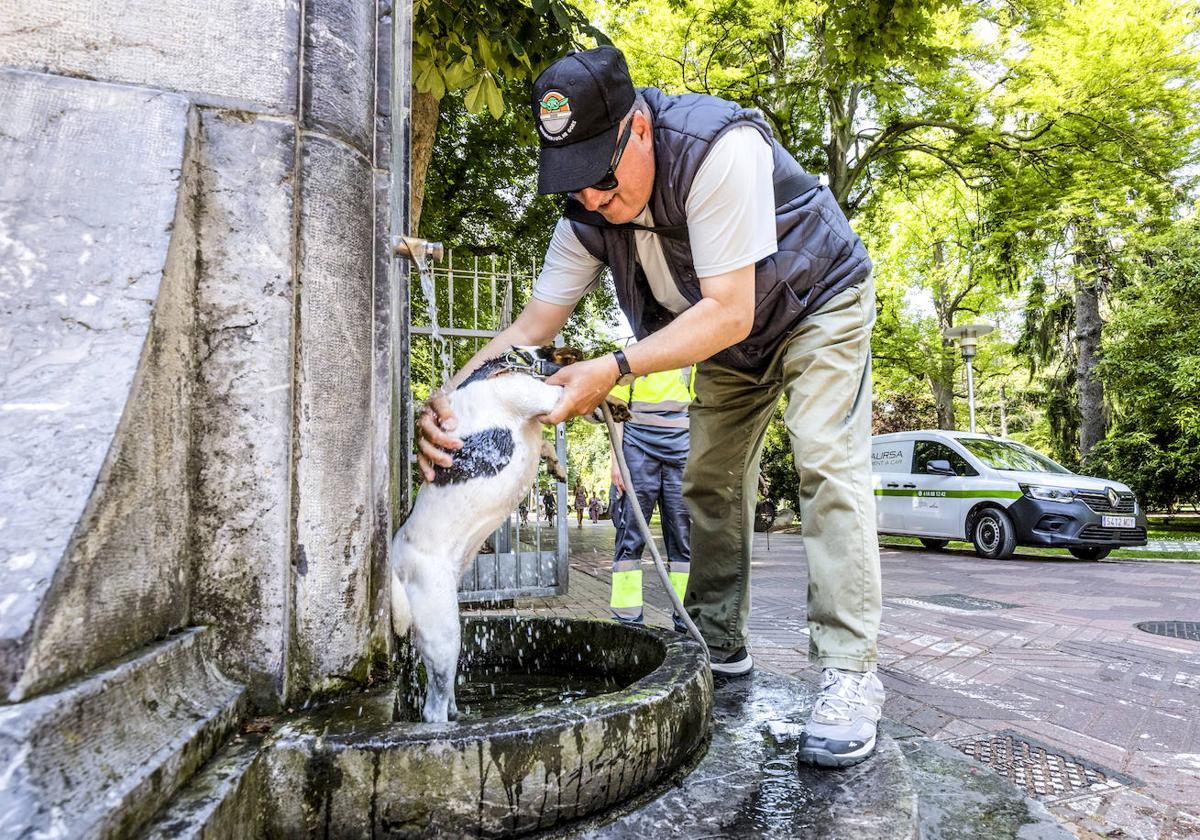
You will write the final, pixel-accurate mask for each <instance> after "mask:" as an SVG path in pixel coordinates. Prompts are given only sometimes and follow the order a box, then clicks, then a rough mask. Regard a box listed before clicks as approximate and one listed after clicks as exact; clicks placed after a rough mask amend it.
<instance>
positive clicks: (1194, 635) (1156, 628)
mask: <svg viewBox="0 0 1200 840" xmlns="http://www.w3.org/2000/svg"><path fill="white" fill-rule="evenodd" d="M1133 626H1134V627H1136V628H1137V629H1139V630H1143V631H1145V632H1147V633H1153V634H1154V635H1155V636H1168V637H1170V638H1172V639H1187V640H1188V641H1189V642H1200V621H1143V622H1141V623H1139V624H1135V625H1133Z"/></svg>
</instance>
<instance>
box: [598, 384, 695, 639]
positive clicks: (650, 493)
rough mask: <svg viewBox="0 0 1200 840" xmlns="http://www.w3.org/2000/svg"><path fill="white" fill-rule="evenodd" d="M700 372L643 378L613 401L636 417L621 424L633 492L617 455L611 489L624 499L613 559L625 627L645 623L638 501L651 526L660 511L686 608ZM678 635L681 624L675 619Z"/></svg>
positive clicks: (616, 611) (616, 601)
mask: <svg viewBox="0 0 1200 840" xmlns="http://www.w3.org/2000/svg"><path fill="white" fill-rule="evenodd" d="M695 370H696V369H695V367H694V366H692V365H689V366H688V367H686V368H683V369H682V370H664V371H661V372H659V373H651V374H648V375H646V376H639V377H638V378H637V379H635V380H634V381H633V383H632V384H629V385H618V386H617V387H615V388H613V390H612V392H611V393H610V397H611V398H612V399H615V400H620V401H621V402H623V403H625V404H627V405H628V406H629V411H630V414H631V415H632V416H631V417H630V418H629V420H628V421H626V422H625V423H623V424H618V425H617V426H616V429H617V439H616V440H615V441H613V445H614V446H620V447H621V451H622V452H623V453H624V455H625V462H626V464H627V465H628V467H629V476H630V480H631V481H632V482H633V487H626V486H625V482H624V481H623V480H622V478H621V471H620V469H619V468H618V466H617V455H616V451H615V450H614V451H613V452H612V453H611V459H612V482H613V485H614V486H615V487H616V490H617V491H618V493H619V494H620V495H618V496H617V498H616V500H615V501H613V502H612V503H611V509H612V519H613V524H614V525H615V526H616V528H617V536H616V547H615V549H614V551H613V566H612V571H613V576H612V598H611V600H610V601H609V604H610V606H611V607H612V612H613V615H614V616H615V617H616V618H617V619H619V620H621V621H636V622H641V621H642V620H643V615H642V552H643V550H644V549H645V547H646V541H645V540H644V539H643V537H642V532H641V529H639V528H638V525H637V519H636V517H635V514H634V512H633V508H632V506H631V505H630V500H631V493H630V491H632V496H633V497H636V498H637V500H638V504H639V505H641V508H642V515H643V516H645V517H646V521H647V522H649V521H650V516H651V515H652V514H653V513H654V507H655V505H657V506H658V509H659V514H660V519H661V523H662V533H663V542H664V543H665V544H666V549H667V554H666V556H667V560H668V562H669V564H670V573H671V585H672V586H673V587H674V589H675V592H676V594H677V595H679V600H680V601H682V600H683V593H684V591H685V590H686V589H687V580H688V571H689V569H690V565H691V559H692V549H691V539H690V532H691V517H690V516H689V515H688V509H687V506H686V505H685V504H684V501H683V468H684V466H685V465H686V464H687V455H688V406H689V405H690V404H691V402H692V399H693V397H695V394H696V392H695V387H694V380H695ZM675 622H676V625H677V628H678V625H679V624H680V622H679V619H678V618H677V619H675Z"/></svg>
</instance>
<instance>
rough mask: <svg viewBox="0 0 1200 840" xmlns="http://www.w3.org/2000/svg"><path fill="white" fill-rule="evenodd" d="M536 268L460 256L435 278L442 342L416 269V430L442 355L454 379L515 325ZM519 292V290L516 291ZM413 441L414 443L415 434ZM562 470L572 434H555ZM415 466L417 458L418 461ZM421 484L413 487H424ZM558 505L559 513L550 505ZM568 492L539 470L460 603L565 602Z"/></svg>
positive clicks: (438, 268) (479, 560) (472, 572)
mask: <svg viewBox="0 0 1200 840" xmlns="http://www.w3.org/2000/svg"><path fill="white" fill-rule="evenodd" d="M536 269H537V266H536V265H531V266H530V267H529V269H528V272H527V273H526V272H525V271H523V270H522V269H519V268H518V269H516V271H515V273H514V268H513V265H512V263H511V261H504V262H503V263H501V261H500V260H498V259H496V258H495V257H490V258H487V259H484V260H480V259H479V258H478V257H472V258H470V259H469V260H468V261H465V262H464V261H463V260H461V258H460V260H459V264H458V265H456V264H455V259H454V253H453V252H449V253H448V254H447V258H446V261H445V263H444V264H443V265H435V266H434V268H433V270H432V271H431V272H430V273H431V275H432V277H431V279H432V284H431V285H432V294H433V296H434V303H435V304H436V306H434V307H432V309H433V310H434V311H436V312H437V314H438V329H437V335H435V334H434V327H433V324H432V323H431V319H430V311H431V307H430V306H429V301H428V299H427V297H426V290H425V287H424V286H423V285H422V283H421V278H420V276H419V273H418V271H417V268H416V266H415V265H414V266H413V269H412V277H411V281H412V282H411V283H410V289H411V294H412V303H411V309H410V312H411V319H412V323H411V326H410V329H409V332H410V335H411V338H410V347H409V371H410V376H409V387H410V393H411V397H412V399H411V400H410V402H409V405H410V406H412V408H413V413H412V414H411V415H410V416H409V417H408V423H409V429H410V431H411V430H412V429H414V428H415V424H416V411H417V410H418V409H419V407H420V406H421V405H423V404H424V402H425V400H426V399H427V398H428V396H429V394H430V393H431V392H432V390H433V389H434V388H436V387H437V386H438V385H439V384H440V379H441V354H442V353H443V352H445V353H446V354H447V356H448V359H447V362H448V367H449V368H450V369H451V371H454V370H458V368H459V367H460V366H461V365H463V364H464V363H466V361H467V360H468V359H469V358H470V357H471V356H473V355H474V354H475V352H476V351H477V350H478V349H479V348H480V347H482V346H483V345H484V344H486V343H487V342H488V341H489V340H490V339H491V338H493V337H494V336H495V335H497V334H498V333H499V332H500V331H501V330H503V329H504V328H505V327H507V326H509V325H510V324H511V323H512V314H513V292H514V289H518V290H520V291H521V292H523V293H525V294H527V293H528V290H529V289H531V288H532V285H533V280H534V278H535V277H536V276H537V271H536ZM514 284H516V285H514ZM407 439H408V440H414V439H415V437H414V435H412V434H409V435H407ZM554 445H555V449H556V451H557V452H558V459H559V461H560V463H562V464H564V465H565V464H566V463H567V442H566V426H565V425H564V424H562V423H560V424H559V425H558V426H556V427H555V429H554ZM411 459H412V463H414V464H415V462H416V455H415V454H414V455H412V456H411ZM419 486H420V485H419V480H418V481H414V482H413V487H414V492H415V488H416V487H419ZM550 501H553V505H550V504H548V502H550ZM566 503H567V488H566V485H564V484H560V483H559V482H557V481H555V480H554V479H553V478H551V477H550V476H548V475H547V474H546V472H545V470H542V469H539V470H538V477H537V480H536V481H535V483H534V486H533V487H532V488H531V489H530V492H529V494H528V495H527V496H526V498H525V501H524V502H523V503H522V504H521V506H519V507H518V508H517V510H514V511H512V512H511V513H510V514H509V516H508V518H507V520H506V521H505V522H504V523H503V524H502V525H501V526H500V527H499V528H498V529H497V530H496V531H495V532H493V533H492V535H491V536H490V537H489V538H488V539H487V541H486V542H485V543H484V546H483V548H482V550H481V551H480V553H479V554H478V555H477V556H476V557H475V562H474V563H472V565H471V567H470V568H468V569H467V572H466V574H464V575H463V579H462V583H461V584H460V585H459V592H458V599H459V601H461V602H474V601H492V600H508V599H512V598H518V597H530V596H544V595H560V594H565V593H566V591H567V572H568V562H567V561H568V556H569V552H568V545H567V520H566V516H565V512H566Z"/></svg>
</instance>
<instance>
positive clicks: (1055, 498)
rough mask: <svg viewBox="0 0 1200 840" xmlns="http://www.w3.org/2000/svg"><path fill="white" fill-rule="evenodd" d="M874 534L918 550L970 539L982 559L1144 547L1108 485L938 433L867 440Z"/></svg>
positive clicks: (1134, 511) (1133, 504)
mask: <svg viewBox="0 0 1200 840" xmlns="http://www.w3.org/2000/svg"><path fill="white" fill-rule="evenodd" d="M871 465H872V471H873V473H874V476H873V478H874V486H875V504H876V508H877V512H876V516H877V518H878V527H879V531H880V533H884V534H902V535H906V536H914V537H919V538H920V540H921V543H922V544H924V545H925V547H926V548H932V549H938V548H942V547H944V546H945V545H946V543H947V542H949V541H950V540H968V541H970V542H973V543H974V544H975V551H976V553H978V554H979V556H980V557H987V558H993V559H1003V558H1005V557H1008V556H1009V555H1011V554H1012V553H1013V550H1014V549H1015V548H1016V547H1017V546H1018V545H1044V546H1054V547H1059V548H1066V549H1067V550H1069V551H1070V552H1071V553H1072V554H1074V555H1075V556H1076V557H1079V558H1082V559H1085V560H1099V559H1100V558H1101V557H1104V556H1106V555H1107V554H1108V553H1109V552H1110V551H1112V550H1113V549H1114V548H1118V547H1120V546H1131V545H1145V544H1146V514H1145V512H1144V511H1143V510H1142V509H1141V505H1139V504H1138V501H1137V499H1136V498H1135V497H1134V494H1133V491H1131V490H1130V489H1129V488H1128V487H1127V486H1125V485H1124V484H1121V483H1119V482H1116V481H1108V480H1107V479H1102V478H1091V477H1089V476H1084V475H1076V474H1075V473H1073V472H1071V471H1070V470H1068V469H1067V468H1066V467H1064V466H1061V465H1060V464H1056V463H1055V462H1054V461H1052V460H1050V459H1049V458H1047V457H1046V456H1045V455H1042V454H1041V453H1039V452H1037V451H1035V450H1033V449H1030V448H1029V447H1028V446H1025V445H1024V444H1020V443H1017V442H1016V441H1013V440H1007V439H1006V438H1001V437H994V436H991V435H976V434H969V433H966V432H948V431H943V430H931V431H919V432H897V433H895V434H889V435H876V436H875V437H873V438H872V439H871Z"/></svg>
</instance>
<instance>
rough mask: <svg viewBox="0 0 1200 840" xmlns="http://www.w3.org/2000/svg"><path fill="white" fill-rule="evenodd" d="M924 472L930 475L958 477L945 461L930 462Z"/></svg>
mask: <svg viewBox="0 0 1200 840" xmlns="http://www.w3.org/2000/svg"><path fill="white" fill-rule="evenodd" d="M925 472H927V473H929V474H930V475H958V473H956V472H955V471H954V468H953V467H951V466H950V462H949V461H947V460H945V459H938V460H936V461H930V462H929V463H928V464H926V465H925Z"/></svg>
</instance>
